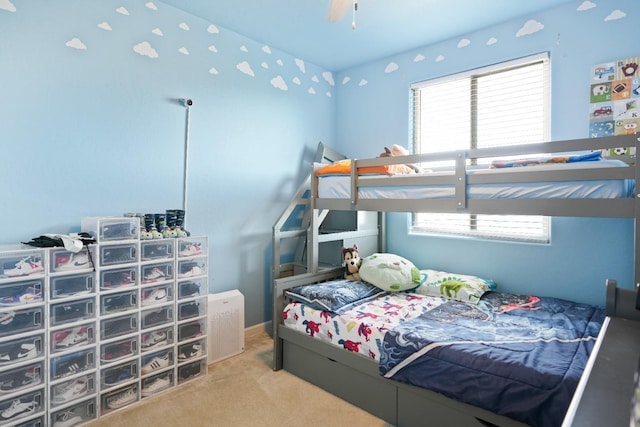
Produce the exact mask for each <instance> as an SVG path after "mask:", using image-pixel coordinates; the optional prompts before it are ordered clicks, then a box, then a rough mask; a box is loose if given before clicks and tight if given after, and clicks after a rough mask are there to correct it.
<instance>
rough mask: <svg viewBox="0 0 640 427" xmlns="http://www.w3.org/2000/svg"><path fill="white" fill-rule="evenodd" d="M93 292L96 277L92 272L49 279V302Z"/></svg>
mask: <svg viewBox="0 0 640 427" xmlns="http://www.w3.org/2000/svg"><path fill="white" fill-rule="evenodd" d="M95 290H96V275H95V273H93V272H91V273H80V274H70V275H64V276H52V277H49V299H51V300H57V299H63V298H74V297H79V296H82V295H90V294H92V293H94V292H95Z"/></svg>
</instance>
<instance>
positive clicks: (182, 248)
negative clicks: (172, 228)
mask: <svg viewBox="0 0 640 427" xmlns="http://www.w3.org/2000/svg"><path fill="white" fill-rule="evenodd" d="M176 241H177V246H178V247H177V248H176V251H177V256H178V258H190V257H194V256H207V255H208V253H209V247H208V239H207V237H206V236H198V237H195V236H194V237H181V238H178V239H176Z"/></svg>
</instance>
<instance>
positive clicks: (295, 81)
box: [291, 77, 302, 86]
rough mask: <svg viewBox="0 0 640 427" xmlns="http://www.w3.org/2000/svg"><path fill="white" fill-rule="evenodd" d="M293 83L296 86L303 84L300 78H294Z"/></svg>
mask: <svg viewBox="0 0 640 427" xmlns="http://www.w3.org/2000/svg"><path fill="white" fill-rule="evenodd" d="M291 81H292V82H294V83H295V84H297V85H298V86H300V85H301V84H302V82H301V81H300V79H299V78H297V77H294V78H293V79H291Z"/></svg>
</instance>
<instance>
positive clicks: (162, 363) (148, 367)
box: [142, 353, 169, 375]
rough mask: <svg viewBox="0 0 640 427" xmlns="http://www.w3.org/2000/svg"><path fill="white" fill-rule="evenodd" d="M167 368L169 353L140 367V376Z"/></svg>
mask: <svg viewBox="0 0 640 427" xmlns="http://www.w3.org/2000/svg"><path fill="white" fill-rule="evenodd" d="M167 366H169V353H167V354H165V355H164V356H162V357H154V358H153V359H151V360H150V361H149V362H148V363H146V364H144V365H143V366H142V374H143V375H145V374H149V373H151V372H153V371H157V370H158V369H162V368H166V367H167Z"/></svg>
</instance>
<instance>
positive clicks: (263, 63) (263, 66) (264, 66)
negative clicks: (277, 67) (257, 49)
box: [260, 62, 269, 70]
mask: <svg viewBox="0 0 640 427" xmlns="http://www.w3.org/2000/svg"><path fill="white" fill-rule="evenodd" d="M260 66H261V67H262V68H264V69H265V70H268V69H269V64H267V63H266V62H262V64H260Z"/></svg>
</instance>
